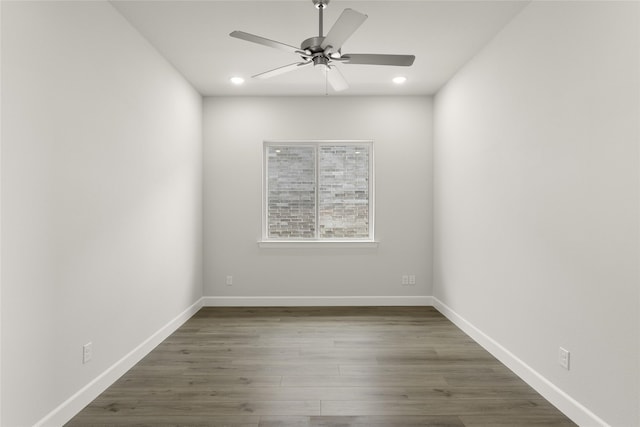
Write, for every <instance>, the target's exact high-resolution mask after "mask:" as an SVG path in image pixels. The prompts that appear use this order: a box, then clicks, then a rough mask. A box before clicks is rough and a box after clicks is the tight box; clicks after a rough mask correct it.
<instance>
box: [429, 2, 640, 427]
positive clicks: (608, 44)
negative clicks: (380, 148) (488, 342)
mask: <svg viewBox="0 0 640 427" xmlns="http://www.w3.org/2000/svg"><path fill="white" fill-rule="evenodd" d="M639 7H640V4H639V3H637V2H626V3H625V2H533V3H532V4H531V5H529V6H528V7H527V8H526V9H525V10H524V11H523V12H522V13H521V14H520V15H519V16H518V17H516V18H515V19H514V20H513V21H512V22H511V23H510V24H509V25H507V27H506V28H505V29H504V30H503V31H502V32H501V33H500V34H499V35H498V36H497V37H496V38H495V39H494V40H493V41H492V43H490V44H489V45H488V46H487V47H486V48H485V49H484V50H483V51H482V52H481V53H480V54H479V55H478V56H477V57H476V58H475V59H474V60H472V61H471V62H470V63H469V64H467V65H466V66H465V67H464V68H463V69H462V70H461V71H460V72H459V73H458V74H457V76H455V77H454V78H453V79H452V80H451V81H450V82H449V83H448V84H447V85H446V87H445V88H444V89H443V90H441V91H440V93H439V94H438V95H437V97H436V100H435V121H434V123H435V151H434V164H435V177H434V193H435V194H434V197H435V199H434V206H435V213H434V215H435V226H434V228H435V230H436V231H435V243H434V248H435V249H434V250H435V254H436V257H435V262H434V270H435V276H434V295H435V296H436V297H437V298H438V299H440V300H441V301H442V302H444V303H445V304H446V305H447V306H449V307H450V308H451V309H452V310H453V311H455V312H456V313H457V314H459V315H460V316H462V317H463V318H465V319H466V320H468V321H469V322H470V323H471V324H473V325H474V326H476V327H477V328H478V329H479V330H480V331H482V332H484V333H485V334H487V335H488V336H489V337H491V338H492V339H494V340H495V341H497V342H498V343H499V344H501V345H502V346H504V347H505V348H506V349H507V350H508V351H510V352H512V353H513V354H514V355H515V356H516V357H517V358H519V359H521V361H523V362H524V363H525V364H527V365H528V366H529V367H531V368H532V369H533V370H535V371H537V372H538V373H540V374H541V375H543V376H544V377H545V378H546V379H548V380H550V381H551V382H552V383H553V384H554V385H556V386H557V387H559V388H560V389H561V390H562V391H564V392H565V393H567V394H568V395H569V396H570V398H573V399H575V401H577V402H578V403H580V404H582V405H584V406H586V407H587V408H589V410H591V411H592V412H593V413H594V414H595V415H596V416H597V417H600V418H601V419H603V420H604V421H605V422H607V423H610V424H611V425H614V426H632V425H640V419H639V415H638V397H639V395H638V393H639V392H638V377H639V375H638V369H639V368H638V363H639V360H640V354H639V350H638V337H639V332H640V331H639V328H638V324H639V322H638V312H639V295H638V288H639V281H640V278H639V273H638V259H639V224H638V219H639V217H640V211H639V192H640V186H639V174H638V173H639V169H640V168H639V166H640V164H639V149H638V148H639V147H638V141H639V137H640V132H639V129H638V117H640V111H639V99H640V97H639V95H640V92H639V90H640V85H639V80H640V66H639V52H640V46H639V42H640V37H639V35H640V34H639V28H640V25H639V24H640V23H639V12H640V11H639ZM559 346H564V347H566V348H567V349H569V350H570V351H571V370H570V371H566V370H564V369H563V368H561V367H560V366H559V365H558V362H557V358H558V347H559ZM576 414H577V413H573V414H571V415H573V416H577V417H579V416H580V415H579V414H577V415H576ZM594 420H596V418H591V419H590V420H589V418H588V417H587V418H582V419H580V421H581V422H582V423H583V424H584V425H587V424H589V423H591V422H593V421H594Z"/></svg>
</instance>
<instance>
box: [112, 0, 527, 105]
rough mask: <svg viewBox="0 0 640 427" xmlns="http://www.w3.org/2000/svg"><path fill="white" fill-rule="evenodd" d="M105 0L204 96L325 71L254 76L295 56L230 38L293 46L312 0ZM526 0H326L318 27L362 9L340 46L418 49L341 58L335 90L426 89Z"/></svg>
mask: <svg viewBox="0 0 640 427" xmlns="http://www.w3.org/2000/svg"><path fill="white" fill-rule="evenodd" d="M112 4H113V6H114V7H115V8H116V9H117V10H118V11H120V13H122V15H123V16H124V17H125V18H126V19H127V20H129V22H131V24H132V25H133V26H134V27H135V28H136V29H137V30H138V31H139V32H140V33H141V34H142V35H143V36H144V37H146V38H147V39H148V40H149V41H150V42H151V44H153V46H155V48H156V49H157V50H158V51H159V52H160V53H161V54H162V55H164V57H165V58H167V59H168V60H169V62H171V63H172V64H173V65H174V66H175V67H176V68H177V69H178V70H179V71H180V72H181V73H182V74H183V75H184V76H185V77H186V78H187V80H189V81H190V82H191V83H192V84H193V86H194V87H195V88H196V89H197V90H198V91H199V92H200V93H201V94H202V95H205V96H215V95H218V96H220V95H271V96H274V95H324V94H325V88H326V84H325V79H324V77H323V75H322V73H320V72H319V71H318V70H317V69H314V68H313V67H306V68H304V69H300V70H296V71H294V72H290V73H287V74H283V75H279V76H276V77H273V78H271V79H268V80H256V79H251V78H250V76H252V75H254V74H258V73H260V72H262V71H267V70H270V69H273V68H277V67H279V66H282V65H286V64H290V63H293V62H296V61H298V60H299V58H298V57H297V56H295V55H292V54H289V53H287V52H284V51H280V50H276V49H271V48H268V47H265V46H262V45H258V44H254V43H250V42H247V41H244V40H238V39H235V38H232V37H229V33H230V32H231V31H233V30H242V31H245V32H248V33H252V34H256V35H259V36H262V37H266V38H269V39H273V40H277V41H280V42H282V43H286V44H290V45H294V46H298V45H300V43H301V42H302V41H303V40H304V39H306V38H309V37H312V36H316V35H317V33H318V11H317V9H315V7H314V6H313V4H312V1H311V0H288V1H268V0H261V1H239V0H235V1H217V0H209V1H184V0H180V1H166V0H156V1H153V0H151V1H149V0H144V1H112ZM527 4H528V1H523V0H518V1H504V0H503V1H482V0H475V1H455V0H449V1H427V0H422V1H421V0H413V1H399V0H394V1H379V0H373V1H372V0H367V1H363V0H359V1H353V0H352V1H347V0H345V1H342V0H332V1H331V3H330V4H329V6H328V8H327V9H326V10H325V18H324V19H325V22H324V28H325V31H324V32H325V35H326V33H327V32H328V30H329V29H330V28H331V26H332V25H333V23H334V22H335V21H336V19H337V18H338V16H339V15H340V13H342V10H343V9H345V8H352V9H355V10H357V11H359V12H362V13H365V14H367V15H368V16H369V18H368V19H367V20H366V21H365V23H364V24H363V25H362V26H361V27H360V28H359V29H358V30H357V31H356V32H355V33H354V35H353V36H352V37H351V38H350V39H349V40H348V41H347V42H346V43H345V44H344V45H343V48H342V52H343V53H386V54H413V55H415V56H416V60H415V63H414V64H413V66H412V67H389V66H371V65H347V64H340V65H338V67H340V70H341V71H342V74H343V75H344V77H345V78H346V79H347V81H348V82H349V85H350V87H349V89H347V90H346V91H343V92H340V93H339V94H340V95H429V94H433V93H435V92H436V91H437V90H438V89H439V88H440V87H441V86H442V85H443V84H444V83H445V82H446V81H447V80H448V79H450V78H451V76H452V75H453V74H454V73H455V72H456V71H457V70H458V69H459V68H460V67H461V66H462V65H464V64H465V63H466V62H467V61H469V59H471V58H472V57H473V56H474V55H475V54H476V53H477V52H478V51H479V50H480V49H481V48H482V47H483V46H485V45H486V44H487V43H488V42H489V41H490V40H491V38H492V37H493V36H495V35H496V34H497V33H498V32H499V31H500V30H501V29H502V28H503V27H504V26H505V25H506V24H507V23H508V22H509V21H510V20H511V19H513V17H514V16H515V15H516V14H517V13H518V12H520V11H521V10H522V9H523V8H524V7H525V6H526V5H527ZM397 75H404V76H406V77H407V78H408V81H407V83H406V84H404V85H403V86H398V85H394V84H392V83H391V78H392V77H394V76H397ZM232 76H242V77H244V78H245V79H246V83H245V84H244V85H242V86H233V85H231V84H230V83H229V78H230V77H232ZM329 94H333V92H332V90H331V88H329Z"/></svg>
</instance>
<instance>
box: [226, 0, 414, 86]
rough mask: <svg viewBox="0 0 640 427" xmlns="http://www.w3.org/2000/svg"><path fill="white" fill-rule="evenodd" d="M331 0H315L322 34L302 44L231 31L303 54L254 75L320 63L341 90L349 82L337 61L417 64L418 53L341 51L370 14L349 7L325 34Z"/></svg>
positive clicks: (333, 83)
mask: <svg viewBox="0 0 640 427" xmlns="http://www.w3.org/2000/svg"><path fill="white" fill-rule="evenodd" d="M329 1H330V0H312V2H313V4H314V5H315V7H316V8H317V9H318V12H319V30H318V36H317V37H310V38H308V39H306V40H305V41H303V42H302V43H301V44H300V47H295V46H291V45H288V44H284V43H280V42H277V41H275V40H270V39H267V38H264V37H260V36H256V35H254V34H249V33H245V32H244V31H233V32H232V33H231V34H229V35H230V36H231V37H235V38H238V39H241V40H246V41H249V42H253V43H258V44H261V45H264V46H268V47H272V48H275V49H280V50H284V51H285V52H290V53H293V54H296V55H299V56H300V58H301V61H298V62H294V63H293V64H288V65H285V66H282V67H278V68H275V69H273V70H269V71H265V72H263V73H260V74H256V75H255V76H252V77H254V78H257V79H266V78H269V77H273V76H277V75H280V74H284V73H287V72H289V71H293V70H297V69H299V68H302V67H306V66H308V65H312V64H313V66H317V67H320V69H322V70H323V71H325V73H326V79H327V82H328V83H329V84H330V85H331V87H332V88H333V89H334V90H335V91H341V90H345V89H347V88H348V87H349V86H348V84H347V81H346V80H345V79H344V77H343V76H342V73H341V72H340V70H339V69H338V68H337V67H336V66H335V65H334V63H342V64H364V65H395V66H403V67H408V66H410V65H412V64H413V61H414V60H415V58H416V57H415V56H414V55H381V54H368V53H349V54H343V53H342V51H341V49H342V45H343V44H344V42H345V41H346V40H347V39H348V38H349V37H351V35H352V34H353V33H354V32H355V31H356V30H357V29H358V28H359V27H360V25H362V23H363V22H364V21H365V19H367V15H365V14H363V13H360V12H357V11H355V10H353V9H345V10H344V11H343V12H342V14H341V15H340V17H339V18H338V20H337V21H336V23H335V24H334V25H333V27H332V28H331V29H330V30H329V32H328V33H327V35H326V36H324V35H323V28H322V25H323V16H322V13H323V11H324V9H325V8H326V7H327V5H328V4H329Z"/></svg>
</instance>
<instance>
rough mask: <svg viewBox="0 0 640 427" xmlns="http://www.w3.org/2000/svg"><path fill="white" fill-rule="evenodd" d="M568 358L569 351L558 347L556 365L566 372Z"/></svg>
mask: <svg viewBox="0 0 640 427" xmlns="http://www.w3.org/2000/svg"><path fill="white" fill-rule="evenodd" d="M569 356H570V353H569V350H567V349H565V348H562V347H560V349H559V350H558V363H559V364H560V366H562V367H563V368H564V369H566V370H567V371H568V370H569V360H570V359H569Z"/></svg>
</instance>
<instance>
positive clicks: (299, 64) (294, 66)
mask: <svg viewBox="0 0 640 427" xmlns="http://www.w3.org/2000/svg"><path fill="white" fill-rule="evenodd" d="M311 63H312V61H307V62H294V63H293V64H289V65H284V66H282V67H278V68H274V69H273V70H269V71H265V72H264V73H260V74H256V75H255V76H251V77H253V78H254V79H268V78H270V77H274V76H277V75H280V74H284V73H288V72H289V71H293V70H297V69H298V68H300V67H304V66H305V65H309V64H311Z"/></svg>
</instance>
